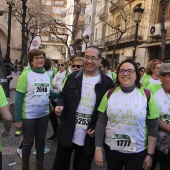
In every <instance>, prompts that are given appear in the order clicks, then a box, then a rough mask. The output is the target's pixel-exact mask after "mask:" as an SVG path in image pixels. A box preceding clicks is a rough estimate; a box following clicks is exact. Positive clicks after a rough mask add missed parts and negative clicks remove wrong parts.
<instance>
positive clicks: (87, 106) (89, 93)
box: [72, 74, 100, 146]
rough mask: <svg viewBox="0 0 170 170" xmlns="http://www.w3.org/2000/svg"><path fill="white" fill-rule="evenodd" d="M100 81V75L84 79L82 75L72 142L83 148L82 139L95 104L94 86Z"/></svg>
mask: <svg viewBox="0 0 170 170" xmlns="http://www.w3.org/2000/svg"><path fill="white" fill-rule="evenodd" d="M99 81H100V74H99V75H97V76H95V77H86V76H85V75H84V74H83V80H82V88H81V100H80V103H79V105H78V108H77V110H76V115H77V116H76V126H75V130H74V135H73V140H72V142H73V143H75V144H77V145H79V146H84V139H85V136H86V133H87V128H88V125H89V123H90V120H91V115H92V113H93V110H94V106H95V103H96V93H95V85H96V84H97V83H98V82H99Z"/></svg>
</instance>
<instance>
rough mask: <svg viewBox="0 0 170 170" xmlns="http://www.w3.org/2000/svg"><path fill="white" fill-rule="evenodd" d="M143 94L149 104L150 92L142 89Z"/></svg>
mask: <svg viewBox="0 0 170 170" xmlns="http://www.w3.org/2000/svg"><path fill="white" fill-rule="evenodd" d="M144 92H145V95H146V97H147V102H149V100H150V97H151V94H150V91H149V90H148V89H144Z"/></svg>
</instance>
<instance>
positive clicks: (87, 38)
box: [84, 34, 89, 48]
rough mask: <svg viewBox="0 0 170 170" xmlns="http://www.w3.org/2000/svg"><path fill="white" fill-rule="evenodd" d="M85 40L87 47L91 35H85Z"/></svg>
mask: <svg viewBox="0 0 170 170" xmlns="http://www.w3.org/2000/svg"><path fill="white" fill-rule="evenodd" d="M84 42H85V43H86V48H87V43H88V42H89V35H87V34H86V35H85V36H84Z"/></svg>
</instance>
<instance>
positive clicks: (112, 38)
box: [105, 26, 143, 46]
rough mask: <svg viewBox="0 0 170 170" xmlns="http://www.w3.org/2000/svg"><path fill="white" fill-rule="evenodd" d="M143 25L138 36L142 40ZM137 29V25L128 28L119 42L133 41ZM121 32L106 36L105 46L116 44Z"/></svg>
mask: <svg viewBox="0 0 170 170" xmlns="http://www.w3.org/2000/svg"><path fill="white" fill-rule="evenodd" d="M142 27H143V26H139V30H138V37H137V39H138V40H139V39H140V40H141V39H142V37H143V36H142ZM135 29H136V26H133V27H130V28H128V29H127V30H126V33H124V34H123V36H122V38H121V39H120V40H119V43H122V42H126V41H133V40H134V39H135ZM119 34H120V33H118V32H115V33H113V34H111V35H108V36H106V37H105V46H110V45H114V44H116V40H117V39H118V37H119Z"/></svg>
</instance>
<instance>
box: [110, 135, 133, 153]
mask: <svg viewBox="0 0 170 170" xmlns="http://www.w3.org/2000/svg"><path fill="white" fill-rule="evenodd" d="M110 149H111V150H122V151H130V152H134V151H136V142H135V141H132V140H131V138H130V137H129V136H128V135H124V134H114V135H113V137H112V139H111V146H110Z"/></svg>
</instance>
